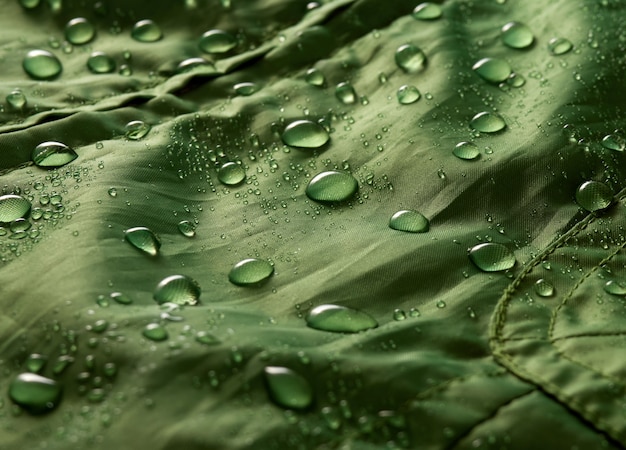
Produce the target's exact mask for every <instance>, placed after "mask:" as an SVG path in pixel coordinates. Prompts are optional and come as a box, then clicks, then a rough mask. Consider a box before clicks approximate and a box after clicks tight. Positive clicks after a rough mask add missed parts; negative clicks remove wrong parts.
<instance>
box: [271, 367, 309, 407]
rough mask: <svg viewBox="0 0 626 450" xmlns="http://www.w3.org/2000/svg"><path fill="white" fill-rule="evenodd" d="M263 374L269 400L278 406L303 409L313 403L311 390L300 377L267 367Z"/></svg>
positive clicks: (276, 368) (285, 370)
mask: <svg viewBox="0 0 626 450" xmlns="http://www.w3.org/2000/svg"><path fill="white" fill-rule="evenodd" d="M264 372H265V383H266V386H267V389H268V391H269V394H270V398H271V399H272V400H273V401H274V402H275V403H276V404H278V405H279V406H282V407H283V408H289V409H305V408H307V407H309V406H310V405H311V403H313V389H312V388H311V385H310V384H309V382H308V381H307V380H306V379H305V378H304V377H303V376H302V375H300V374H298V373H296V372H294V371H293V370H291V369H288V368H287V367H276V366H268V367H266V368H265V371H264Z"/></svg>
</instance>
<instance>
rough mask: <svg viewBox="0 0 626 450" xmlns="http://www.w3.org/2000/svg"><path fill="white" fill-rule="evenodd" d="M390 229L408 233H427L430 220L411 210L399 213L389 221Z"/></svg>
mask: <svg viewBox="0 0 626 450" xmlns="http://www.w3.org/2000/svg"><path fill="white" fill-rule="evenodd" d="M389 227H390V228H393V229H394V230H398V231H406V232H408V233H425V232H427V231H428V228H429V223H428V219H427V218H426V217H424V216H423V215H422V214H421V213H419V212H417V211H411V210H403V211H398V212H397V213H395V214H394V215H393V216H391V219H390V220H389Z"/></svg>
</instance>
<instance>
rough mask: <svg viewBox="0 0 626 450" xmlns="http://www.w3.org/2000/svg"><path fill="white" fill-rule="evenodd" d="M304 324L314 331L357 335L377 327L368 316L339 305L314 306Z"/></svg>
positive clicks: (374, 320) (376, 323)
mask: <svg viewBox="0 0 626 450" xmlns="http://www.w3.org/2000/svg"><path fill="white" fill-rule="evenodd" d="M306 324H307V325H308V326H309V327H311V328H315V329H316V330H322V331H332V332H335V333H359V332H361V331H365V330H369V329H370V328H376V327H377V326H378V322H376V319H374V318H373V317H372V316H370V315H369V314H367V313H365V312H363V311H358V310H356V309H352V308H347V307H345V306H339V305H320V306H316V307H315V308H313V309H312V310H311V311H309V313H308V314H307V315H306Z"/></svg>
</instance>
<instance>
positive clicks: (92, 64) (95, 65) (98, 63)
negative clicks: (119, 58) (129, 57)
mask: <svg viewBox="0 0 626 450" xmlns="http://www.w3.org/2000/svg"><path fill="white" fill-rule="evenodd" d="M87 68H88V69H89V70H91V71H92V72H93V73H111V72H114V71H115V61H114V60H113V58H111V57H110V56H109V55H107V54H106V53H104V52H93V53H92V54H91V55H89V58H88V59H87Z"/></svg>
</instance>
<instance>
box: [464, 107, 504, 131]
mask: <svg viewBox="0 0 626 450" xmlns="http://www.w3.org/2000/svg"><path fill="white" fill-rule="evenodd" d="M470 126H471V127H472V128H473V129H475V130H476V131H480V132H481V133H496V132H498V131H500V130H503V129H504V128H505V127H506V122H505V121H504V119H503V118H502V117H501V116H500V115H498V114H495V113H490V112H486V111H483V112H480V113H478V114H476V115H475V116H474V117H473V118H472V120H471V121H470Z"/></svg>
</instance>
